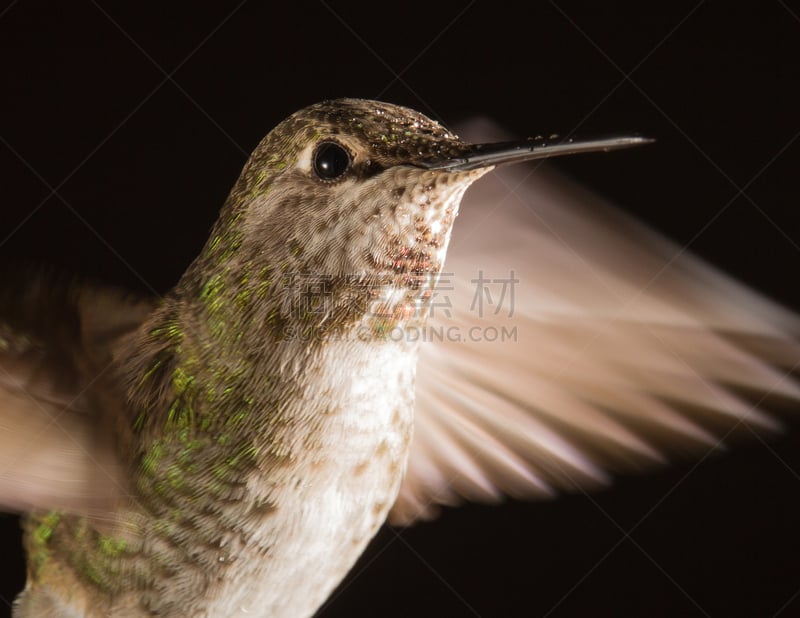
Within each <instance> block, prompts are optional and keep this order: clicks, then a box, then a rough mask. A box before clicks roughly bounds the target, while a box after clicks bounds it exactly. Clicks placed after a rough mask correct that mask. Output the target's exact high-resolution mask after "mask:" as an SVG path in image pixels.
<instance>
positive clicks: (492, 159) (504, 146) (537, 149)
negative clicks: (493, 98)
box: [417, 137, 654, 172]
mask: <svg viewBox="0 0 800 618" xmlns="http://www.w3.org/2000/svg"><path fill="white" fill-rule="evenodd" d="M652 141H654V140H652V139H650V138H647V137H612V138H608V139H597V140H587V141H572V140H567V141H563V142H558V143H547V142H544V141H538V140H536V141H535V140H525V141H519V142H499V143H495V144H466V145H465V148H464V150H463V151H461V152H460V153H459V154H458V155H456V156H454V157H450V158H439V159H429V160H427V161H421V162H419V163H417V165H420V166H421V167H424V168H426V169H430V170H448V171H453V172H466V171H469V170H474V169H478V168H480V167H489V166H490V165H506V164H508V163H520V162H522V161H533V160H535V159H548V158H550V157H560V156H563V155H571V154H579V153H582V152H608V151H609V150H620V149H622V148H631V147H633V146H641V145H642V144H649V143H650V142H652Z"/></svg>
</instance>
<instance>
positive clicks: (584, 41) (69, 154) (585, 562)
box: [0, 0, 800, 618]
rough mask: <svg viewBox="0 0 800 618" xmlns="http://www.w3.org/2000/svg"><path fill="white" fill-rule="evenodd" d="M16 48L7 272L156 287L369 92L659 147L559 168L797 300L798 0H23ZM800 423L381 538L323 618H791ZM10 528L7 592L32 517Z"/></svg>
mask: <svg viewBox="0 0 800 618" xmlns="http://www.w3.org/2000/svg"><path fill="white" fill-rule="evenodd" d="M120 4H122V3H120ZM287 5H288V6H287ZM520 5H522V3H520ZM123 6H125V8H123ZM0 10H2V9H0ZM0 46H1V48H0V138H2V143H0V182H2V185H1V186H2V193H1V194H0V195H2V208H1V209H0V257H3V258H7V257H13V258H24V259H33V260H37V261H39V260H43V261H46V262H51V263H56V264H59V265H61V266H63V267H64V268H66V269H68V270H74V271H79V272H84V273H88V274H90V275H91V276H93V277H95V278H97V279H100V280H103V281H108V282H112V283H115V284H119V285H123V286H128V287H131V288H134V289H138V290H141V291H148V290H149V289H154V290H156V291H159V292H163V291H164V290H166V289H168V288H169V287H170V285H172V284H173V283H174V282H175V281H176V280H177V278H178V276H179V274H180V273H181V272H182V270H183V269H184V268H185V266H186V265H187V264H188V262H189V261H190V260H191V259H192V257H193V256H194V255H195V254H196V253H197V252H198V251H199V249H200V247H201V246H202V244H203V242H204V240H205V235H206V233H207V231H208V229H209V226H210V225H211V223H212V222H213V220H214V218H215V216H216V213H217V211H218V208H219V207H220V205H221V204H222V202H223V200H224V198H225V196H226V194H227V192H228V190H229V188H230V186H231V184H232V183H233V181H234V180H235V178H236V176H237V174H238V172H239V170H240V168H241V166H242V164H243V163H244V161H245V159H246V155H247V153H248V152H249V151H250V150H251V149H252V148H253V147H254V146H255V144H256V143H257V141H258V140H259V139H260V138H261V137H262V136H263V134H265V133H266V132H267V131H268V130H269V129H270V128H271V127H272V126H274V125H275V124H276V123H277V122H279V121H280V120H281V119H282V118H284V117H285V116H287V115H288V114H290V113H291V112H293V111H294V110H296V109H298V108H300V107H303V106H305V105H307V104H309V103H312V102H315V101H317V100H321V99H325V98H333V97H339V96H358V97H365V98H380V99H384V100H388V101H392V102H395V103H401V104H406V105H410V106H412V107H415V108H417V109H419V110H421V111H423V112H425V113H427V114H429V115H431V116H433V117H435V118H438V119H441V120H443V121H444V122H445V123H450V124H452V123H455V122H457V121H458V120H460V119H464V118H467V117H469V116H470V115H472V114H476V113H480V114H485V115H488V116H490V117H493V118H495V119H496V120H499V121H500V122H502V123H503V124H505V125H506V126H507V128H508V129H509V130H511V131H512V132H514V133H516V134H518V135H519V136H526V135H530V134H535V133H548V132H560V133H562V134H564V133H570V132H576V133H577V134H578V135H579V136H592V135H597V134H601V135H607V134H609V133H622V132H629V131H633V132H639V133H643V134H646V135H650V136H653V137H656V138H657V139H658V142H657V144H656V145H654V146H650V147H647V148H642V149H638V150H636V151H635V152H634V151H630V152H624V153H618V154H615V155H614V156H613V157H612V156H608V157H592V156H585V157H576V158H574V159H570V160H561V161H558V162H556V163H553V165H554V166H555V167H557V168H559V169H560V170H563V171H565V172H566V173H568V174H570V175H571V176H573V177H574V178H575V179H576V181H578V182H580V183H582V184H584V185H587V186H589V187H591V188H593V189H594V190H596V191H597V192H599V193H600V194H602V195H604V196H606V197H608V198H610V199H611V200H613V201H615V202H616V203H618V204H620V205H621V206H622V207H624V208H626V209H627V210H628V211H629V212H632V213H635V214H636V215H637V216H639V217H641V218H642V219H644V220H646V221H647V222H649V223H650V224H651V225H653V226H654V227H656V228H658V229H660V230H661V231H663V232H664V233H666V234H667V235H668V236H670V237H672V238H673V239H674V240H676V241H677V242H678V243H679V244H681V245H689V246H690V248H691V249H692V250H693V251H695V252H697V253H699V254H700V255H702V256H703V257H705V258H706V259H708V260H709V261H711V262H712V263H714V264H716V265H718V266H720V267H721V268H723V269H725V270H726V271H728V272H730V273H732V274H734V275H736V276H737V277H739V278H741V279H743V280H744V281H746V282H747V283H748V284H750V285H751V286H754V287H756V288H758V289H760V290H761V291H763V292H765V293H766V294H768V295H770V296H772V297H775V298H777V299H779V300H781V301H782V302H784V303H785V304H787V305H789V306H790V307H794V308H795V309H797V308H800V292H798V285H797V279H798V278H797V264H798V250H799V248H798V242H800V240H799V239H800V216H798V208H797V206H798V196H800V190H798V187H797V182H796V176H797V172H798V163H800V139H797V140H796V139H795V138H797V137H798V134H800V114H799V113H798V110H800V88H799V87H798V84H800V64H799V63H798V60H800V7H798V4H797V3H794V4H792V3H789V2H785V3H783V2H774V1H772V0H767V1H762V2H751V3H746V2H743V3H738V4H736V5H734V4H733V3H728V2H699V3H698V2H688V3H683V2H670V3H664V6H662V7H661V8H654V7H652V6H650V3H631V4H629V5H625V6H622V5H618V4H616V3H613V2H602V3H594V2H591V3H586V4H576V3H572V2H566V1H561V0H559V1H557V2H540V3H527V4H526V6H525V8H511V7H509V6H505V5H504V4H502V3H499V2H488V1H486V0H477V1H476V2H473V3H466V2H436V3H434V2H430V1H429V2H425V3H408V2H397V3H396V4H392V3H390V2H388V1H384V2H381V3H363V4H361V3H351V4H346V3H340V2H331V3H329V4H325V3H321V2H304V1H297V2H292V3H280V6H279V7H278V6H274V5H273V3H267V2H258V1H256V0H250V1H249V2H244V3H243V4H242V5H241V6H239V7H238V8H237V5H236V3H208V5H207V6H206V5H199V4H194V5H188V6H183V7H180V8H179V7H178V6H177V5H174V4H173V3H166V2H165V3H160V4H159V5H158V6H157V7H156V6H155V5H154V6H153V7H151V8H146V7H144V8H143V7H142V6H141V3H128V4H127V5H122V6H120V5H112V4H111V3H110V2H108V0H98V1H97V2H96V3H93V2H91V1H85V0H75V1H74V2H70V3H63V4H56V3H51V4H48V3H43V2H36V1H34V0H20V1H18V2H16V3H11V5H10V6H8V7H7V8H6V9H5V11H4V12H2V13H0ZM48 184H49V185H50V186H49V187H48ZM51 188H52V189H57V195H52V192H51ZM742 189H743V190H744V193H745V195H742V194H740V190H742ZM456 234H457V230H456ZM797 409H798V408H796V409H795V412H796V410H797ZM786 420H787V424H788V426H789V431H788V432H787V434H786V435H785V436H784V437H778V438H776V439H773V440H772V441H769V442H768V443H762V442H760V441H757V440H753V441H751V442H749V443H746V444H743V445H741V446H739V447H738V448H736V449H733V450H732V452H731V453H729V454H725V455H723V456H711V457H708V458H706V459H704V460H702V462H701V463H700V464H699V465H696V463H695V462H692V461H688V462H685V463H683V464H679V465H677V466H676V467H675V468H671V469H669V470H665V471H662V472H660V473H657V474H653V475H651V476H646V477H640V478H628V479H622V480H620V482H619V483H618V484H617V485H616V486H615V487H614V488H613V489H611V490H608V491H605V492H602V493H600V494H598V495H595V496H593V497H592V498H591V499H590V498H588V497H586V496H583V495H576V496H567V497H565V498H563V499H560V500H558V501H555V502H552V503H546V504H509V505H506V506H503V507H468V508H464V509H460V510H457V511H452V512H448V513H446V514H445V516H444V517H442V518H441V519H439V520H438V521H437V522H435V523H434V524H426V525H421V526H417V527H415V528H412V529H409V530H404V531H401V532H400V533H399V535H400V538H398V534H397V533H396V532H395V531H391V530H384V531H382V532H381V534H380V535H379V536H378V538H377V540H376V542H375V543H374V544H373V546H372V547H371V549H370V550H369V551H368V553H367V555H366V556H365V558H364V559H363V560H362V562H361V563H359V565H358V566H357V567H356V568H355V569H354V572H353V574H352V575H351V577H350V578H349V579H348V580H347V582H346V583H345V585H344V586H343V587H342V588H341V589H340V591H338V592H337V593H336V594H335V595H334V597H333V599H332V601H331V602H330V603H329V605H328V606H327V607H326V609H325V610H324V611H323V612H322V615H323V616H326V617H329V618H332V617H334V616H410V615H414V616H462V615H463V616H475V615H480V616H506V615H509V616H510V615H514V616H540V615H553V616H572V615H587V614H592V615H617V616H618V615H648V616H658V615H664V616H674V615H687V616H689V615H699V616H700V615H704V614H708V615H720V616H731V615H774V614H776V613H780V612H783V614H782V615H787V616H789V615H795V614H796V612H800V598H795V595H797V594H798V593H799V592H800V568H798V556H800V532H798V529H797V527H798V522H800V480H799V478H800V477H798V472H796V471H800V454H798V449H797V447H798V445H800V423H797V422H796V421H795V420H793V419H792V417H791V411H790V414H789V415H788V417H787V419H786ZM614 522H617V524H618V525H619V527H618V526H617V524H615V523H614ZM637 523H638V526H637ZM0 525H1V526H2V534H3V540H2V543H3V545H2V547H3V549H4V551H3V555H2V559H0V560H2V565H3V570H4V574H3V577H2V578H0V587H1V588H0V595H2V597H3V598H4V599H5V600H10V599H11V598H13V595H14V594H15V592H16V591H17V590H19V589H20V587H21V586H22V584H23V579H24V567H23V563H22V558H21V556H20V550H19V539H18V533H17V529H18V522H17V520H16V519H14V518H12V517H10V516H8V517H6V516H3V517H0ZM634 526H636V527H635V529H634V530H633V532H632V534H631V537H630V538H625V537H624V532H623V531H629V530H631V529H632V528H634ZM0 605H2V610H3V611H6V609H7V608H6V606H5V604H2V603H0ZM548 612H549V613H548Z"/></svg>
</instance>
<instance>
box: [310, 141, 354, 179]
mask: <svg viewBox="0 0 800 618" xmlns="http://www.w3.org/2000/svg"><path fill="white" fill-rule="evenodd" d="M349 167H350V153H349V152H347V150H345V149H344V148H343V147H342V146H340V145H339V144H337V143H336V142H322V143H321V144H320V145H319V146H317V149H316V150H315V151H314V173H315V174H316V175H317V176H319V177H320V178H322V180H336V179H337V178H339V177H340V176H341V175H342V174H344V173H345V172H346V171H347V170H348V168H349Z"/></svg>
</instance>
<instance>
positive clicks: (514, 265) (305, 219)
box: [0, 99, 800, 618]
mask: <svg viewBox="0 0 800 618" xmlns="http://www.w3.org/2000/svg"><path fill="white" fill-rule="evenodd" d="M648 141H649V140H647V139H644V138H641V137H619V138H610V139H603V140H594V141H571V140H567V141H558V140H553V139H529V140H522V141H513V142H508V141H503V142H492V143H483V142H482V143H472V142H466V141H463V140H461V139H460V138H459V137H457V136H456V134H454V133H452V132H451V131H449V130H448V129H446V128H445V127H443V126H442V125H440V124H439V123H438V122H436V121H434V120H431V119H429V118H427V117H426V116H424V115H422V114H420V113H418V112H416V111H414V110H411V109H408V108H404V107H400V106H397V105H392V104H388V103H382V102H377V101H368V100H360V99H340V100H333V101H326V102H322V103H318V104H315V105H311V106H310V107H307V108H305V109H302V110H300V111H298V112H296V113H295V114H293V115H291V116H290V117H288V118H287V119H286V120H284V121H283V122H281V123H280V124H279V125H277V126H276V127H275V128H274V129H273V130H272V131H271V132H270V133H269V134H268V135H267V136H266V137H265V138H264V139H263V140H262V141H261V142H260V143H259V144H258V145H257V147H256V148H255V150H254V151H253V153H252V154H251V156H250V158H249V159H248V161H247V162H246V164H245V166H244V168H243V170H242V172H241V175H240V177H239V178H238V180H237V181H236V183H235V184H234V186H233V188H232V190H231V192H230V194H229V196H228V198H227V200H226V202H225V204H224V206H223V208H222V211H221V213H220V216H219V219H218V220H217V222H216V224H215V225H214V227H213V229H212V230H211V233H210V236H209V238H208V241H207V242H206V244H205V246H204V247H203V249H202V251H201V253H200V255H199V256H198V257H197V258H196V259H195V260H194V261H193V262H192V264H191V265H190V266H189V268H188V269H187V271H186V272H185V273H184V275H183V276H182V277H181V278H180V280H179V282H178V283H177V285H176V286H175V287H174V289H172V290H171V291H170V292H169V293H167V294H166V295H165V296H164V297H163V298H160V299H148V298H138V297H135V296H133V295H130V294H126V293H123V292H121V291H118V290H113V289H108V288H104V287H102V286H98V285H96V284H91V283H86V282H82V281H78V280H65V279H60V278H58V277H55V276H53V275H51V274H43V275H39V276H36V277H19V276H17V278H22V279H24V281H22V282H20V283H19V285H14V284H13V280H14V278H15V277H14V274H13V273H12V274H10V275H9V276H8V277H7V278H6V281H7V286H6V287H7V289H6V290H4V291H3V297H2V302H1V303H0V308H2V313H1V314H0V398H2V399H1V400H0V401H1V403H0V425H1V426H2V427H3V429H4V431H3V434H4V437H3V438H2V440H3V449H2V453H3V454H2V455H1V456H0V506H2V507H3V508H5V509H7V510H14V511H19V512H23V513H25V514H26V515H25V519H24V524H23V526H24V531H25V537H24V538H25V540H24V544H25V550H26V554H27V564H28V567H27V569H28V572H27V583H26V587H25V589H24V590H23V591H22V592H21V593H20V595H19V597H18V598H17V600H16V602H15V607H14V612H15V613H14V615H15V616H17V617H19V618H27V617H30V616H54V617H64V618H66V617H76V616H79V617H94V616H98V617H99V616H119V617H129V618H133V617H139V616H154V615H157V616H198V617H201V616H238V615H253V616H269V617H299V616H310V615H312V614H313V613H314V612H315V611H316V610H317V609H318V608H319V607H320V606H321V605H322V604H323V603H324V601H325V600H326V598H327V597H328V596H329V594H330V593H331V591H332V590H333V589H334V588H335V587H336V585H337V584H338V583H339V582H340V581H341V579H342V578H343V577H344V576H345V575H346V573H347V572H348V570H349V569H350V567H351V566H352V565H353V564H354V562H355V561H356V559H357V558H358V557H359V555H360V554H361V553H362V552H363V550H364V548H365V547H366V545H367V544H368V543H369V541H370V539H371V538H372V537H373V536H374V535H375V533H376V532H377V531H378V529H379V528H380V526H381V525H383V524H384V522H386V521H387V520H388V521H389V522H390V523H394V524H398V525H407V524H410V523H412V522H414V521H417V520H421V519H427V518H431V517H433V516H435V514H436V512H437V511H438V509H439V508H440V507H441V506H442V505H451V506H452V505H456V504H458V503H459V502H461V501H462V500H482V501H496V500H499V499H501V497H502V496H503V495H511V496H515V497H526V498H536V497H548V496H552V495H554V494H555V493H557V492H558V491H559V490H564V489H566V490H569V489H574V488H575V487H596V486H600V485H603V484H605V483H607V482H608V481H609V475H610V473H611V472H614V471H616V470H618V469H624V468H626V467H629V466H630V465H631V464H637V465H638V463H640V462H643V461H646V462H658V461H661V460H662V458H663V455H662V452H661V446H660V445H668V444H671V443H678V442H686V441H688V442H691V443H693V444H712V445H713V444H716V442H717V438H716V436H715V435H714V433H713V432H712V431H711V430H710V429H709V428H708V427H707V426H706V425H705V424H703V423H702V422H700V421H698V420H697V419H695V418H693V417H692V416H691V415H690V414H685V413H682V412H681V411H680V407H679V405H677V404H685V405H687V406H692V409H693V410H695V412H694V414H696V415H698V414H701V413H700V412H697V409H702V410H703V412H702V414H703V415H705V416H707V417H709V418H719V417H723V418H724V417H726V416H727V417H728V418H729V419H732V420H733V421H737V422H748V423H754V424H756V425H763V426H766V427H773V428H774V427H776V422H775V421H774V420H773V419H772V418H771V417H769V416H767V415H765V414H763V413H761V412H759V411H757V410H755V409H754V408H753V407H752V406H750V405H749V404H748V403H747V402H746V401H744V400H742V399H740V398H738V397H737V396H736V395H735V394H734V393H733V392H732V391H731V390H730V389H728V388H727V387H726V386H725V385H727V384H733V385H738V386H743V387H746V388H749V389H752V390H756V391H759V392H769V393H777V394H779V395H783V396H785V397H787V398H790V399H800V389H798V388H797V387H796V386H795V385H794V384H793V383H792V382H791V380H789V379H786V378H785V376H784V374H783V373H782V372H781V370H780V367H781V366H783V365H787V364H791V363H792V362H794V361H795V359H797V358H798V356H797V354H798V345H797V341H796V333H797V332H800V328H798V326H799V325H800V321H799V320H798V318H797V317H796V316H795V315H794V314H792V313H791V312H790V311H788V310H785V309H782V308H780V307H778V306H776V305H774V304H772V303H771V302H770V301H768V300H766V299H763V298H761V297H760V296H758V295H757V294H755V293H754V292H751V291H750V290H748V289H746V288H745V287H744V286H741V285H739V284H737V283H736V282H734V281H732V280H730V279H728V278H726V277H724V276H723V275H721V274H720V273H717V272H716V271H714V270H713V269H711V268H710V267H707V266H706V265H704V264H702V263H700V262H699V261H696V260H694V259H693V258H690V257H681V258H678V259H677V265H678V266H680V268H675V269H665V267H664V261H659V260H658V259H656V258H657V257H660V256H664V255H667V254H669V250H670V245H669V244H668V243H667V242H666V241H664V240H663V239H661V238H660V237H657V236H656V235H655V234H653V233H650V232H647V231H646V230H644V229H643V228H641V227H638V226H637V224H635V223H632V222H631V221H629V220H627V219H625V218H624V217H622V216H620V215H615V214H613V213H611V212H610V211H609V210H608V209H607V208H605V207H603V206H602V205H596V204H595V205H593V206H592V207H588V208H586V207H585V208H583V209H580V208H578V209H576V208H570V207H567V208H564V209H561V210H560V206H561V205H563V204H564V203H565V202H568V201H569V200H568V198H567V197H565V194H564V193H563V192H562V193H559V190H558V189H557V188H555V187H553V186H549V187H546V188H542V190H541V191H539V192H538V193H537V195H539V198H537V200H538V202H540V203H536V204H528V203H524V209H525V210H526V209H528V208H529V207H532V208H533V209H534V212H535V214H534V218H535V219H536V221H537V225H536V226H534V225H531V214H530V212H529V213H527V216H526V217H523V219H522V220H520V221H517V222H516V223H515V221H514V220H513V217H514V216H516V215H518V214H519V213H518V212H517V213H516V215H515V214H514V210H515V208H514V207H509V208H505V204H499V205H497V206H495V204H494V202H495V201H497V200H496V198H495V197H492V195H490V194H491V191H492V189H491V187H490V185H489V184H488V182H489V180H488V179H487V180H485V181H483V182H482V183H478V184H477V185H476V187H475V189H474V190H472V191H471V193H472V192H474V194H475V200H477V201H479V202H482V204H483V206H484V208H483V210H481V209H472V212H470V213H466V212H463V213H461V214H459V210H460V205H461V201H462V197H463V196H464V194H465V192H466V191H467V189H468V188H469V187H470V185H472V183H474V182H476V181H477V180H478V179H480V178H481V177H483V176H486V175H487V174H489V173H490V172H492V170H494V169H495V168H498V167H501V166H506V165H508V164H512V163H518V162H523V161H531V160H537V159H543V158H548V157H553V156H560V155H570V154H577V153H584V152H593V151H608V150H615V149H620V148H627V147H630V146H636V145H640V144H644V143H646V142H648ZM491 176H494V180H495V182H501V183H502V184H503V186H504V187H505V188H506V189H507V190H508V194H509V195H514V194H515V192H516V191H519V190H520V187H522V186H523V181H521V180H520V178H519V177H517V178H514V177H511V176H506V177H501V176H495V175H493V174H490V177H491ZM484 184H485V185H486V186H485V188H484V190H483V191H484V193H481V186H482V185H484ZM494 191H495V194H494V195H495V196H496V193H497V188H496V186H495V188H494ZM595 206H596V208H595ZM495 207H497V208H499V209H500V210H501V211H502V215H501V217H500V219H499V220H500V221H502V225H501V229H495V228H496V225H497V224H496V223H490V222H489V221H488V220H487V215H488V214H490V212H491V211H492V210H494V209H495ZM517 210H519V207H517ZM524 214H526V213H523V215H524ZM457 218H458V220H459V223H457V224H455V222H456V219H457ZM462 221H464V226H463V227H464V228H465V231H466V229H467V227H469V228H470V229H471V236H470V238H469V239H468V241H467V240H466V239H465V241H464V242H463V243H462V244H461V245H458V243H454V246H453V248H452V251H450V250H449V246H450V237H451V232H452V229H453V226H454V224H455V225H456V227H459V226H462ZM553 230H558V231H559V233H558V234H548V233H547V232H553ZM458 234H459V232H456V236H457V237H458ZM573 243H578V244H579V245H580V246H582V247H583V249H582V250H581V251H583V252H584V253H583V254H581V255H579V254H577V253H576V252H575V250H574V249H573V247H574V246H577V245H576V244H573ZM448 253H450V254H451V255H450V256H448ZM446 258H448V259H447V260H446ZM581 268H585V269H586V270H587V271H588V272H589V273H590V274H591V276H590V277H589V278H588V279H587V278H586V277H582V278H579V277H577V275H578V274H579V273H578V271H579V270H581ZM659 269H660V270H659ZM662 271H666V272H662ZM659 277H660V280H659V281H658V283H657V284H656V280H657V279H658V278H659ZM532 282H533V283H532ZM528 284H530V285H528ZM504 301H505V303H506V306H503V302H504ZM576 350H577V352H576Z"/></svg>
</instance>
